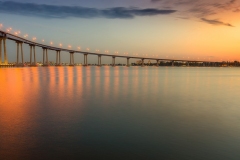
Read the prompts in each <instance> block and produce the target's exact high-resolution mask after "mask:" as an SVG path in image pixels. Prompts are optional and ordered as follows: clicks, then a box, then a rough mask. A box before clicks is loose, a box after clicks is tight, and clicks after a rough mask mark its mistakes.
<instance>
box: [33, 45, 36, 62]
mask: <svg viewBox="0 0 240 160" xmlns="http://www.w3.org/2000/svg"><path fill="white" fill-rule="evenodd" d="M33 51H34V65H37V60H36V48H35V46H33Z"/></svg>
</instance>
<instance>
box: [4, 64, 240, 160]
mask: <svg viewBox="0 0 240 160" xmlns="http://www.w3.org/2000/svg"><path fill="white" fill-rule="evenodd" d="M239 82H240V68H188V67H159V68H157V67H143V68H142V67H130V68H127V67H114V68H112V67H101V68H99V67H49V68H47V67H37V68H0V159H1V160H2V159H3V160H4V159H6V160H8V159H9V160H14V159H114V160H118V159H123V160H128V159H131V160H132V159H144V160H146V159H156V160H159V159H166V160H179V159H181V160H193V159H194V160H208V159H209V160H216V159H217V160H221V159H222V160H226V159H231V160H239V159H240V136H239V135H240V101H239V91H240V83H239Z"/></svg>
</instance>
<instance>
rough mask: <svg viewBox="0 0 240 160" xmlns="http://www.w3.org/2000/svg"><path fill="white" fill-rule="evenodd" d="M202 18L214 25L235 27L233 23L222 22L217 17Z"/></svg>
mask: <svg viewBox="0 0 240 160" xmlns="http://www.w3.org/2000/svg"><path fill="white" fill-rule="evenodd" d="M201 20H202V21H204V22H206V23H209V24H212V25H223V26H228V27H233V25H231V24H229V23H224V22H221V21H219V20H217V19H213V20H210V19H206V18H201Z"/></svg>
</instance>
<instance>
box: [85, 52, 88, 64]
mask: <svg viewBox="0 0 240 160" xmlns="http://www.w3.org/2000/svg"><path fill="white" fill-rule="evenodd" d="M87 55H88V54H84V66H87V65H88V62H87Z"/></svg>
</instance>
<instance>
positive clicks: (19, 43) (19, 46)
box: [16, 42, 24, 66]
mask: <svg viewBox="0 0 240 160" xmlns="http://www.w3.org/2000/svg"><path fill="white" fill-rule="evenodd" d="M16 43H17V64H16V65H17V66H24V60H23V47H22V44H23V42H16ZM19 51H21V61H22V63H19Z"/></svg>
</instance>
